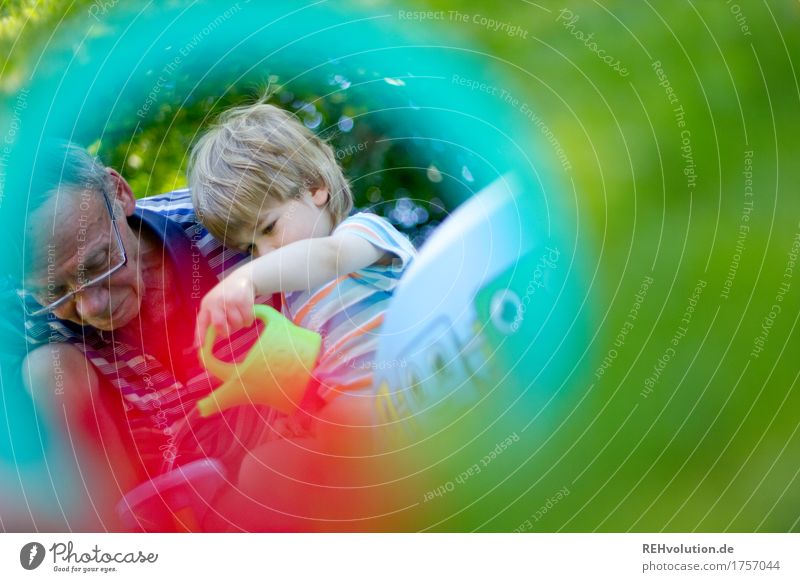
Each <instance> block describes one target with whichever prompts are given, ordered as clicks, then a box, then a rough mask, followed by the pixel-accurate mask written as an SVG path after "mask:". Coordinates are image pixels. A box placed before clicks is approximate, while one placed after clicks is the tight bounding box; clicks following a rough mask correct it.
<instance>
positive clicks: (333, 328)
mask: <svg viewBox="0 0 800 582" xmlns="http://www.w3.org/2000/svg"><path fill="white" fill-rule="evenodd" d="M342 232H347V233H349V234H353V235H356V236H359V237H361V238H363V239H365V240H367V241H369V242H370V243H372V244H373V245H374V246H375V247H377V248H379V249H382V250H383V251H385V252H386V253H388V254H389V255H390V256H392V257H393V259H392V261H391V263H390V264H388V265H377V264H376V265H372V266H370V267H367V268H366V269H362V270H360V271H356V272H354V273H350V274H349V275H344V276H342V277H339V278H338V279H336V280H335V281H331V282H330V283H327V284H325V285H323V286H321V287H319V288H318V289H313V290H311V291H298V292H294V293H287V294H285V296H284V300H283V312H284V315H286V316H287V317H288V318H289V319H291V320H292V321H293V322H294V323H296V324H297V325H299V326H301V327H304V328H306V329H312V330H314V331H316V332H319V333H320V334H321V335H322V354H321V356H320V361H319V365H318V366H317V368H316V370H315V376H316V378H317V380H318V381H319V383H320V387H319V395H320V396H321V397H322V398H323V399H324V400H326V401H329V400H331V399H332V398H333V397H335V396H336V395H337V394H339V393H340V392H342V391H348V390H357V389H359V388H365V387H367V386H370V385H371V384H372V376H373V373H374V370H375V368H376V367H377V366H380V362H376V361H375V355H376V351H377V348H378V338H379V337H380V334H379V330H380V326H381V323H382V322H383V314H384V312H385V311H386V308H387V307H388V302H389V299H390V298H391V296H392V293H393V291H394V289H395V287H396V286H397V284H398V282H399V280H400V277H401V275H402V274H403V272H404V271H405V269H406V268H407V267H408V265H409V264H410V263H411V261H412V260H413V259H414V257H415V256H416V250H415V249H414V246H413V245H412V244H411V242H410V241H409V240H408V239H407V238H406V237H405V236H404V235H403V234H401V233H400V232H398V231H397V230H396V229H395V228H394V227H393V226H392V225H391V224H389V223H388V222H387V221H386V220H385V219H383V218H381V217H379V216H376V215H375V214H370V213H366V212H362V213H358V214H355V215H353V216H351V217H349V218H347V219H345V220H344V221H342V223H341V224H340V225H339V226H338V227H337V228H336V229H335V230H334V234H337V233H342Z"/></svg>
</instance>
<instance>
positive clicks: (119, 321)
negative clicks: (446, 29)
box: [86, 299, 139, 331]
mask: <svg viewBox="0 0 800 582" xmlns="http://www.w3.org/2000/svg"><path fill="white" fill-rule="evenodd" d="M138 307H139V305H138V302H136V301H132V300H131V299H125V300H123V301H122V303H120V304H119V305H118V306H117V307H116V308H115V309H114V311H112V312H111V317H109V318H108V319H101V320H95V321H87V322H86V325H90V326H91V327H93V328H95V329H99V330H100V331H112V330H115V329H120V328H121V327H125V326H126V325H128V324H129V323H130V322H131V321H133V320H134V319H136V316H137V315H139V309H138Z"/></svg>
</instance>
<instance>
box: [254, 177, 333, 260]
mask: <svg viewBox="0 0 800 582" xmlns="http://www.w3.org/2000/svg"><path fill="white" fill-rule="evenodd" d="M327 202H328V190H327V189H325V188H322V189H319V190H315V191H314V192H305V193H304V194H303V196H302V197H301V198H296V199H293V200H287V201H286V202H282V203H278V204H273V205H265V206H264V208H263V209H262V210H261V212H260V214H259V217H258V222H257V223H256V225H255V228H254V229H253V230H252V231H250V232H248V233H247V234H248V235H249V239H250V240H248V241H247V243H246V244H248V245H250V251H251V252H252V253H253V254H254V255H257V256H263V255H266V254H267V253H270V252H271V251H274V250H275V249H279V248H281V247H283V246H286V245H288V244H291V243H293V242H297V241H299V240H305V239H309V238H316V237H322V236H328V235H330V234H331V231H332V230H333V221H332V220H331V216H330V213H329V212H328V210H327V209H326V207H325V204H326V203H327Z"/></svg>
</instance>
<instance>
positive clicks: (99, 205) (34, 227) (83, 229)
mask: <svg viewBox="0 0 800 582" xmlns="http://www.w3.org/2000/svg"><path fill="white" fill-rule="evenodd" d="M73 194H75V195H73V196H64V195H61V196H57V197H56V196H54V197H53V198H51V199H50V200H49V201H48V202H47V203H45V204H44V205H43V206H42V207H40V208H39V209H37V210H36V211H34V212H33V213H31V216H29V219H28V228H27V229H26V241H25V242H26V245H25V246H26V249H27V253H26V255H27V257H26V258H27V259H28V260H27V261H26V263H27V264H28V266H29V268H28V271H31V272H32V273H35V272H36V271H41V270H42V269H45V268H47V266H48V265H50V264H53V262H54V261H55V262H56V263H57V264H63V263H66V262H69V260H70V259H71V258H72V257H74V256H75V255H77V254H80V255H82V256H84V257H87V256H88V254H89V253H93V252H96V251H97V250H98V248H99V249H100V250H104V249H105V248H106V247H108V246H109V245H110V244H112V243H113V241H112V239H111V237H110V236H109V235H110V231H111V220H110V217H109V216H108V211H107V210H106V209H105V203H104V202H103V201H102V198H100V196H98V195H92V193H90V192H89V193H87V194H85V195H82V194H78V193H73ZM98 198H99V200H98ZM51 270H52V268H51Z"/></svg>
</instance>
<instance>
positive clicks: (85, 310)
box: [75, 285, 109, 320]
mask: <svg viewBox="0 0 800 582" xmlns="http://www.w3.org/2000/svg"><path fill="white" fill-rule="evenodd" d="M108 302H109V293H108V289H106V288H105V287H103V286H102V285H100V286H97V287H87V288H86V289H83V290H82V291H81V292H79V293H78V294H77V295H76V297H75V310H76V311H77V312H78V315H80V316H81V318H82V319H84V320H85V319H90V318H94V317H97V316H98V315H105V314H106V312H107V311H108V305H109V303H108Z"/></svg>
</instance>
